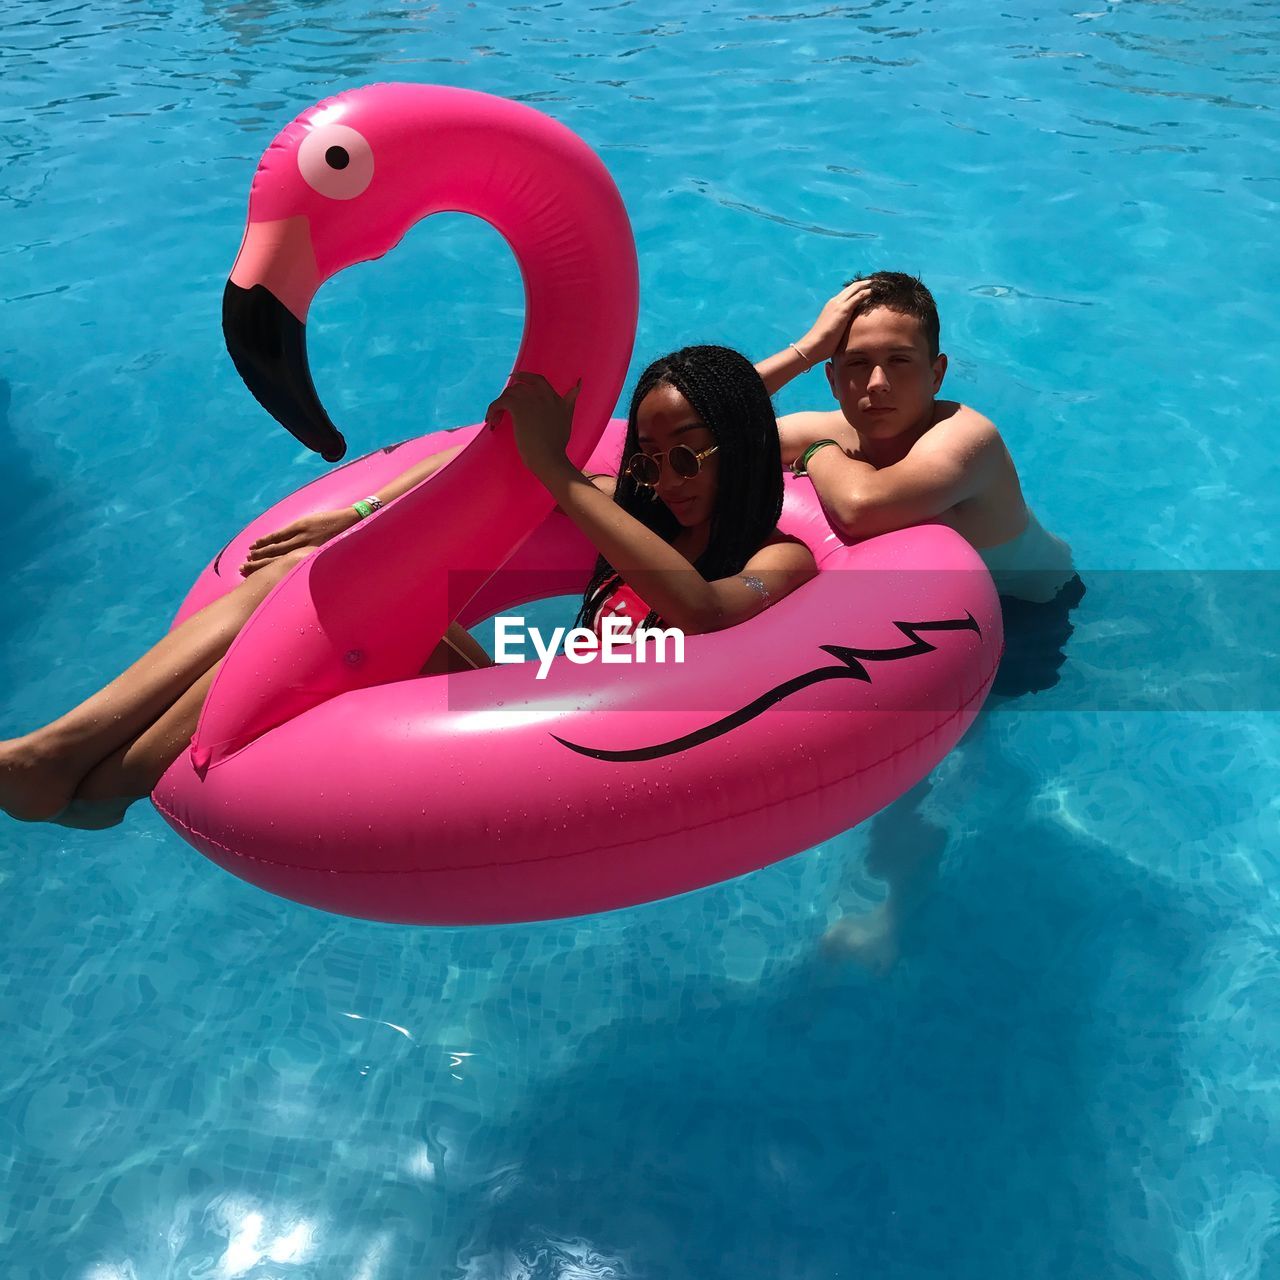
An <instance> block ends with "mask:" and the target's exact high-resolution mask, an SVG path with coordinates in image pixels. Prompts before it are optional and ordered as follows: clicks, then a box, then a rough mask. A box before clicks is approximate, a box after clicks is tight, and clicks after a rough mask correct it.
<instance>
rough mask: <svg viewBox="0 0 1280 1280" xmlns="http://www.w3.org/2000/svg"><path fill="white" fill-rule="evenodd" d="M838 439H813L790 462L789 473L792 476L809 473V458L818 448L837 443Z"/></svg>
mask: <svg viewBox="0 0 1280 1280" xmlns="http://www.w3.org/2000/svg"><path fill="white" fill-rule="evenodd" d="M839 443H840V442H839V441H838V440H815V441H814V442H813V443H812V444H811V445H810V446H809V447H808V448H807V449H806V450H805V451H804V452H803V453H802V454H801V455H800V456H799V457H798V458H797V459H796V460H795V461H794V462H793V463H792V464H791V474H792V475H793V476H807V475H808V474H809V459H810V458H812V457H813V455H814V454H815V453H817V452H818V450H819V449H821V448H823V447H824V446H825V445H829V444H834V445H838V444H839Z"/></svg>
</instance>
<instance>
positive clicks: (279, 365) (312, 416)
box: [222, 280, 347, 462]
mask: <svg viewBox="0 0 1280 1280" xmlns="http://www.w3.org/2000/svg"><path fill="white" fill-rule="evenodd" d="M222 332H223V336H224V337H225V338H226V343H227V352H228V353H229V354H230V356H231V359H232V361H233V362H234V363H235V366H236V369H237V371H238V372H239V374H240V376H241V377H242V378H243V379H244V383H245V386H247V387H248V388H249V390H250V391H251V392H252V393H253V396H254V399H256V400H257V401H258V403H259V404H260V405H262V407H263V408H264V409H265V410H266V411H267V412H268V413H269V414H270V415H271V416H272V417H273V418H275V420H276V421H277V422H278V423H280V425H281V426H282V427H284V428H285V430H287V431H289V432H290V433H291V434H292V435H294V436H296V437H297V438H298V439H299V440H300V441H301V442H302V443H303V444H305V445H306V446H307V448H308V449H311V450H313V451H314V452H316V453H318V454H319V455H320V456H321V457H322V458H323V459H324V460H325V461H326V462H337V461H338V460H339V459H341V458H342V457H343V456H344V455H345V454H346V452H347V443H346V441H345V440H343V438H342V434H341V432H339V430H338V429H337V427H335V426H334V425H333V423H332V422H331V421H330V420H329V415H328V414H327V413H326V412H325V409H324V405H323V404H321V403H320V397H319V396H318V395H317V394H316V389H315V385H314V383H313V382H312V381H311V370H310V367H309V366H308V364H307V330H306V326H305V325H304V324H303V323H302V321H301V320H299V319H298V318H297V317H296V316H295V315H294V314H293V313H292V312H291V311H290V310H289V309H288V307H286V306H285V305H284V303H282V302H281V301H280V300H279V299H278V298H277V297H276V296H275V295H274V294H273V293H272V292H271V291H270V290H269V289H267V288H266V286H265V285H260V284H256V285H254V286H253V287H252V288H250V289H242V288H241V287H240V286H239V285H237V284H234V283H233V282H232V281H230V280H228V281H227V286H226V288H225V290H224V291H223V294H222Z"/></svg>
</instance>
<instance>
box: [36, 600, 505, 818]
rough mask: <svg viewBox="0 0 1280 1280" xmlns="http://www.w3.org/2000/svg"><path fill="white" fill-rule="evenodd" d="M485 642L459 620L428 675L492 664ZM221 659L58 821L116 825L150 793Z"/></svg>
mask: <svg viewBox="0 0 1280 1280" xmlns="http://www.w3.org/2000/svg"><path fill="white" fill-rule="evenodd" d="M492 665H493V663H492V660H491V659H490V658H489V655H488V654H487V653H486V652H485V651H484V646H483V645H481V644H480V643H479V642H478V641H476V640H474V639H472V637H471V636H470V634H468V632H466V631H465V630H464V629H463V628H462V627H460V626H459V625H458V624H457V623H456V622H455V623H454V624H453V625H452V626H451V627H450V628H449V630H448V631H447V632H446V633H445V635H444V637H443V638H442V639H441V641H440V643H439V644H438V645H437V646H436V647H435V649H434V650H433V651H432V654H431V657H430V658H428V659H427V662H426V664H425V665H424V666H423V668H422V674H423V675H443V674H447V673H449V672H453V671H471V670H474V669H475V668H476V667H477V666H492ZM221 666H222V661H221V659H219V660H218V661H217V662H216V663H214V665H213V666H212V667H211V668H210V669H209V670H208V671H206V672H205V674H204V675H203V676H201V677H200V679H199V680H197V681H196V682H195V683H194V684H193V685H192V686H191V687H190V688H189V689H188V690H187V691H186V693H184V694H183V695H182V696H181V697H180V698H179V699H178V700H177V701H176V702H175V703H174V704H173V705H172V706H171V707H170V708H169V709H168V710H167V711H166V712H165V713H164V714H163V715H162V716H161V717H160V718H159V719H158V720H157V721H156V722H155V724H153V725H152V726H151V727H150V728H149V729H147V730H146V731H145V732H143V733H142V734H140V735H139V736H138V737H137V738H135V739H134V740H133V741H132V742H129V743H126V744H125V745H124V746H123V747H121V748H120V749H119V750H118V751H116V752H114V753H113V754H111V755H109V756H108V757H107V758H106V759H105V760H103V761H101V762H100V763H99V764H97V765H95V766H94V768H92V769H91V770H90V771H89V772H88V773H87V774H86V775H85V777H84V778H82V779H81V781H80V785H79V786H78V787H77V788H76V790H75V794H74V795H73V796H72V798H71V803H70V804H68V805H67V807H66V808H65V809H64V810H62V812H61V813H59V814H57V815H56V816H55V817H54V819H53V821H54V822H56V823H58V824H59V825H60V826H64V827H77V828H80V829H84V830H94V831H97V830H101V829H102V828H104V827H114V826H116V825H117V824H118V823H119V822H121V821H122V820H123V818H124V815H125V812H126V810H127V809H128V808H129V806H130V805H131V804H133V803H134V801H135V800H141V799H142V798H143V797H144V796H149V795H150V794H151V792H152V791H154V790H155V788H156V784H157V783H158V782H159V781H160V779H161V778H162V777H163V776H164V772H165V770H166V769H168V767H169V766H170V765H171V764H172V763H173V762H174V761H175V760H176V759H177V758H178V756H180V755H181V754H182V752H183V751H185V750H186V748H187V746H188V744H189V743H190V742H191V737H192V735H193V734H194V733H195V731H196V724H197V723H198V721H199V719H200V711H201V709H202V708H203V707H204V700H205V698H206V697H207V696H208V694H209V689H210V687H211V686H212V684H213V680H214V677H215V676H216V675H217V674H218V668H219V667H221Z"/></svg>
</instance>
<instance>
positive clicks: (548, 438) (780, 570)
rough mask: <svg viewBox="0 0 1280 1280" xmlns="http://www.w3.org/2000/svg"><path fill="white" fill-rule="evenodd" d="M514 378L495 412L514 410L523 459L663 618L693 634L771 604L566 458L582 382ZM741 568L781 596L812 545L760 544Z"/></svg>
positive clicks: (797, 579)
mask: <svg viewBox="0 0 1280 1280" xmlns="http://www.w3.org/2000/svg"><path fill="white" fill-rule="evenodd" d="M514 377H515V378H516V379H518V381H514V382H513V383H512V385H511V386H510V387H508V388H507V390H506V391H505V392H503V394H502V395H501V396H499V397H498V399H497V400H495V401H494V402H493V404H492V405H491V406H490V414H491V415H496V413H497V412H499V411H502V410H506V411H507V412H508V413H510V415H511V418H512V422H513V423H514V425H515V434H516V444H517V447H518V448H519V450H520V456H521V457H522V458H523V459H524V461H525V465H526V466H527V467H528V468H529V470H530V471H532V472H533V473H534V475H536V476H537V477H538V479H539V480H541V481H542V483H543V484H544V485H545V486H546V488H547V490H548V492H549V493H550V494H551V495H552V497H554V498H555V500H556V504H557V505H558V506H559V508H560V510H561V511H563V512H564V514H565V515H567V516H568V517H569V519H570V520H572V521H573V522H574V524H576V525H577V526H578V528H579V529H581V530H582V532H583V533H584V534H585V535H586V536H587V538H589V539H590V541H591V542H592V543H593V544H594V546H595V547H596V549H597V550H598V551H599V552H600V554H601V555H603V556H604V558H605V559H606V560H608V561H609V563H610V564H611V565H613V567H614V568H615V569H616V570H617V571H618V573H619V574H621V575H622V578H623V580H624V581H625V582H626V583H627V584H628V585H629V586H631V587H633V588H634V589H635V590H636V591H637V592H638V593H639V594H640V596H641V597H642V598H643V599H644V601H645V602H646V603H647V604H648V605H649V607H650V608H651V609H653V610H655V611H656V612H657V613H658V615H659V616H660V617H662V618H664V619H665V620H666V621H667V622H668V623H669V624H670V625H671V626H673V627H679V628H680V629H681V630H682V631H684V632H686V633H688V634H690V635H696V634H698V633H699V632H703V631H717V630H719V629H721V628H722V627H728V626H732V625H733V624H734V623H735V622H742V621H743V620H745V619H746V618H749V617H751V616H752V614H753V613H758V612H759V611H760V610H761V609H762V608H764V607H765V606H766V605H767V604H768V603H769V601H768V600H766V599H765V597H764V596H763V595H762V594H761V592H760V591H759V590H758V589H756V588H754V587H752V586H751V585H749V584H748V583H746V582H744V581H743V579H742V578H741V577H735V578H725V579H721V580H719V581H717V582H708V581H707V580H706V579H705V578H704V577H703V576H702V575H701V574H700V573H699V572H698V571H697V569H695V568H694V567H693V565H691V564H690V563H689V561H688V560H686V559H685V558H684V556H682V555H681V554H680V552H678V551H677V550H676V549H675V548H674V547H673V546H671V545H670V544H669V543H667V542H665V541H664V540H663V539H662V538H661V537H660V536H659V535H658V534H656V533H654V531H653V530H652V529H649V528H646V527H645V526H644V525H643V524H641V523H640V521H639V520H637V519H635V518H634V517H633V516H631V515H628V514H627V512H625V511H623V509H622V508H621V507H619V506H618V505H617V504H616V503H615V502H614V501H613V499H612V498H610V497H609V496H608V495H607V494H605V493H603V492H602V491H601V490H600V489H598V488H597V487H596V486H595V485H594V484H592V483H591V482H590V481H589V480H588V479H587V478H586V476H584V475H583V474H582V472H581V471H579V470H578V468H577V467H575V466H574V465H573V464H572V463H571V462H570V461H569V459H568V458H567V457H565V453H564V450H565V446H566V445H567V443H568V439H569V427H570V423H571V421H572V413H573V404H574V402H575V401H576V400H577V388H574V389H571V390H570V391H569V393H568V395H566V396H564V397H563V398H562V397H560V396H558V395H557V394H556V392H555V389H554V388H553V387H552V386H551V384H550V383H549V382H547V380H546V379H545V378H543V377H542V376H541V375H540V374H523V373H517V374H515V375H514ZM762 557H763V558H762ZM806 561H807V569H806V566H805V562H806ZM757 571H758V573H757ZM743 572H744V574H747V575H753V574H754V575H756V576H758V577H759V578H760V580H761V582H762V584H763V585H764V587H765V590H766V591H767V592H768V594H769V596H770V597H772V598H778V597H779V596H781V595H785V594H786V593H787V592H788V591H792V590H794V589H795V588H796V587H797V586H799V585H800V583H801V582H803V581H804V580H805V578H806V577H807V576H812V573H813V572H815V570H814V568H813V557H812V556H811V555H810V554H809V551H808V548H806V547H805V546H804V544H803V543H799V542H796V541H794V540H790V541H789V542H787V543H779V544H776V545H771V546H767V547H762V548H761V550H760V551H759V552H757V553H756V555H755V556H754V557H752V560H751V562H750V563H749V564H748V566H747V568H746V569H744V570H743Z"/></svg>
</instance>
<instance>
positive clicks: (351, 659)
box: [342, 649, 364, 667]
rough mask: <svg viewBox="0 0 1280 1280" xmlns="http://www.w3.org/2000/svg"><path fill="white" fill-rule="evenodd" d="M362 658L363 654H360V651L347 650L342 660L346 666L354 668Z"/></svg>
mask: <svg viewBox="0 0 1280 1280" xmlns="http://www.w3.org/2000/svg"><path fill="white" fill-rule="evenodd" d="M363 657H364V654H363V652H361V650H359V649H348V650H347V652H346V653H345V654H344V655H343V659H342V660H343V661H344V662H345V663H346V664H347V666H349V667H354V666H355V665H356V664H357V663H359V662H360V661H361V659H363Z"/></svg>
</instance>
